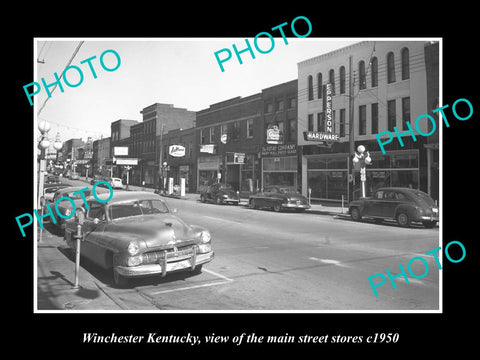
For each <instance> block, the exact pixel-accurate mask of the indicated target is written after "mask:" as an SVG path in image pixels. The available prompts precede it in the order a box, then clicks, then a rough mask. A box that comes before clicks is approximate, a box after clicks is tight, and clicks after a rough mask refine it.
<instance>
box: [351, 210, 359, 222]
mask: <svg viewBox="0 0 480 360" xmlns="http://www.w3.org/2000/svg"><path fill="white" fill-rule="evenodd" d="M350 216H351V217H352V219H353V220H355V221H360V220H362V214H361V213H360V209H359V208H357V207H353V208H351V209H350Z"/></svg>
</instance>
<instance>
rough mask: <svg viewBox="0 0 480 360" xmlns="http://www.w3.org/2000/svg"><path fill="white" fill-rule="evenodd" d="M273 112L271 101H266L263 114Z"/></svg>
mask: <svg viewBox="0 0 480 360" xmlns="http://www.w3.org/2000/svg"><path fill="white" fill-rule="evenodd" d="M271 112H273V104H272V103H270V102H269V103H266V104H265V114H268V113H271Z"/></svg>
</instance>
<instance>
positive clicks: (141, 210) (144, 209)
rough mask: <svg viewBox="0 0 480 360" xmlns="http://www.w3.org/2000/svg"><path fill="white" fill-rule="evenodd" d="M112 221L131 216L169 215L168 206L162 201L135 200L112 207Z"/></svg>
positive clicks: (110, 213) (110, 210)
mask: <svg viewBox="0 0 480 360" xmlns="http://www.w3.org/2000/svg"><path fill="white" fill-rule="evenodd" d="M108 212H109V215H110V219H112V220H115V219H120V218H125V217H130V216H143V215H152V214H165V213H168V212H169V211H168V208H167V206H166V204H165V203H164V202H163V201H161V200H155V199H153V200H134V201H128V202H121V203H116V204H112V205H110V207H109V209H108Z"/></svg>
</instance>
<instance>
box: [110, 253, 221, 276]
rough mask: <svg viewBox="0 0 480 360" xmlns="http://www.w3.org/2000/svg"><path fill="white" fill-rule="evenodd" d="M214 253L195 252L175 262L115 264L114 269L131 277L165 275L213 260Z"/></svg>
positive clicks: (190, 268) (191, 269)
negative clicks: (189, 256)
mask: <svg viewBox="0 0 480 360" xmlns="http://www.w3.org/2000/svg"><path fill="white" fill-rule="evenodd" d="M214 257H215V253H214V252H213V251H211V252H208V253H205V254H195V256H192V257H191V258H189V259H185V260H181V261H176V262H166V264H165V261H162V260H160V261H159V263H158V264H148V265H138V266H131V267H130V266H117V267H116V270H117V271H118V273H119V274H120V275H122V276H126V277H133V276H144V275H154V274H162V276H165V275H166V274H167V273H170V272H173V271H177V270H190V271H193V270H195V267H197V266H198V265H203V264H207V263H209V262H210V261H212V260H213V258H214ZM165 265H166V266H165Z"/></svg>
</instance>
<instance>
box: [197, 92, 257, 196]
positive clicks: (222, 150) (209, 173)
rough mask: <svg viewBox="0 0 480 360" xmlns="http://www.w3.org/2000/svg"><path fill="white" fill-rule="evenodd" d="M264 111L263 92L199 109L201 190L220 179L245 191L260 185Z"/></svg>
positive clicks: (198, 142)
mask: <svg viewBox="0 0 480 360" xmlns="http://www.w3.org/2000/svg"><path fill="white" fill-rule="evenodd" d="M261 113H262V94H261V93H257V94H254V95H250V96H247V97H235V98H232V99H229V100H225V101H222V102H219V103H216V104H212V105H210V107H209V108H208V109H204V110H201V111H198V112H197V123H196V129H197V134H196V142H197V144H198V157H197V191H202V190H203V189H204V188H205V187H206V186H207V185H209V184H211V183H214V182H216V181H218V180H220V181H222V182H226V183H228V184H230V185H232V187H233V188H234V189H235V190H239V191H242V192H252V191H254V190H255V189H256V188H257V186H259V182H260V179H261V169H260V161H259V160H260V157H259V155H260V150H261V146H262V145H263V142H264V126H263V121H262V118H261ZM219 174H220V175H219ZM219 176H220V178H219Z"/></svg>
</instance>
